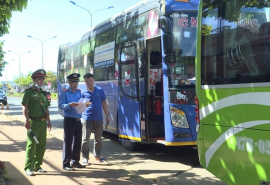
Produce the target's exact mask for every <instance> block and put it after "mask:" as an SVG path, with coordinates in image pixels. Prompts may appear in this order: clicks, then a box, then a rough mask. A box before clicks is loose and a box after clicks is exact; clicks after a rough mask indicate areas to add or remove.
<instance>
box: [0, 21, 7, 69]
mask: <svg viewBox="0 0 270 185" xmlns="http://www.w3.org/2000/svg"><path fill="white" fill-rule="evenodd" d="M0 27H1V26H0ZM0 34H1V33H0ZM3 46H4V41H0V73H1V72H2V71H3V70H4V68H5V66H6V64H7V62H6V61H4V56H5V54H6V53H5V52H4V51H3Z"/></svg>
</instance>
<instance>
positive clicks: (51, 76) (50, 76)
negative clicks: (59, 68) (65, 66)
mask: <svg viewBox="0 0 270 185" xmlns="http://www.w3.org/2000/svg"><path fill="white" fill-rule="evenodd" d="M56 79H57V77H56V75H55V74H54V73H53V72H52V71H47V74H46V79H45V83H44V85H48V82H51V88H52V89H53V88H57V87H56V86H57V83H56Z"/></svg>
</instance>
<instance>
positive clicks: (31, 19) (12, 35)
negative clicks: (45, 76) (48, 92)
mask: <svg viewBox="0 0 270 185" xmlns="http://www.w3.org/2000/svg"><path fill="white" fill-rule="evenodd" d="M141 1H142V0H126V1H123V0H95V1H94V0H73V2H75V3H76V4H77V5H79V6H81V7H83V8H85V9H87V10H89V11H90V12H91V13H93V12H95V11H96V10H100V9H106V8H108V7H110V6H114V8H111V9H106V10H102V11H98V12H95V13H94V14H92V20H93V22H92V26H93V27H94V26H95V25H97V24H99V23H100V22H102V21H104V20H107V19H109V18H110V17H113V16H114V15H116V14H119V13H121V12H122V11H124V10H125V9H127V8H129V7H131V6H133V5H135V4H137V3H140V2H141ZM90 27H91V16H90V14H89V12H87V11H86V10H84V9H82V8H80V7H78V6H75V5H73V4H71V3H70V2H69V0H29V1H28V5H27V8H26V9H24V10H23V11H22V12H13V13H12V18H11V23H10V28H9V34H6V35H4V36H3V37H0V40H4V41H5V43H4V47H3V50H4V51H5V52H6V55H5V58H4V60H5V61H7V62H8V63H9V64H8V65H7V66H6V69H5V70H4V71H3V72H2V74H3V76H2V77H0V81H5V80H7V81H13V80H14V79H15V78H17V77H18V76H19V71H20V70H21V73H22V75H26V74H27V73H28V72H30V71H31V72H34V71H35V70H37V69H40V68H41V67H42V43H41V42H40V41H38V40H35V39H32V38H29V37H27V35H30V36H32V37H33V38H36V39H39V40H41V41H44V40H46V41H45V42H43V56H44V60H43V63H44V69H45V70H46V71H48V70H50V71H54V72H56V69H57V59H58V48H59V46H60V45H62V44H66V43H68V42H71V43H74V42H77V41H79V40H80V39H81V37H82V36H83V34H84V33H86V32H87V30H89V29H90ZM54 36H57V37H56V38H54V39H50V38H52V37H54ZM47 39H49V40H47ZM9 50H10V51H12V52H14V53H17V54H19V55H20V57H19V56H18V55H16V54H14V53H11V52H9ZM28 51H30V52H29V53H27V52H28ZM19 58H20V64H21V67H20V70H19ZM13 59H14V60H13Z"/></svg>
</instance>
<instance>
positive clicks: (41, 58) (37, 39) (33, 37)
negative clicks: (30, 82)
mask: <svg viewBox="0 0 270 185" xmlns="http://www.w3.org/2000/svg"><path fill="white" fill-rule="evenodd" d="M27 37H29V38H31V39H35V40H38V41H39V42H41V54H42V56H41V57H42V58H41V59H42V60H41V61H42V69H44V58H43V43H44V42H45V41H47V40H50V39H54V38H56V37H57V36H54V37H51V38H48V39H45V40H43V41H41V40H39V39H37V38H34V37H32V36H31V35H27Z"/></svg>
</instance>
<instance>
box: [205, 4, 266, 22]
mask: <svg viewBox="0 0 270 185" xmlns="http://www.w3.org/2000/svg"><path fill="white" fill-rule="evenodd" d="M268 3H270V0H249V1H247V0H237V1H236V0H235V1H231V0H214V1H213V0H204V1H203V6H204V8H203V9H204V10H207V11H204V13H203V17H205V15H206V16H210V17H211V16H214V15H211V14H209V12H208V11H211V10H213V9H215V8H217V7H221V6H224V5H225V4H226V7H227V9H228V10H237V11H235V13H234V14H233V15H232V14H231V11H224V12H221V13H222V14H223V15H218V17H223V18H224V17H225V18H226V20H228V21H230V22H233V21H237V20H238V18H239V15H240V10H241V8H242V7H244V6H245V7H268Z"/></svg>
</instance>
